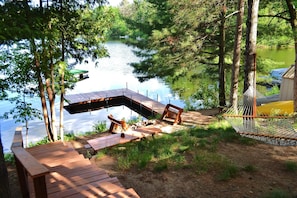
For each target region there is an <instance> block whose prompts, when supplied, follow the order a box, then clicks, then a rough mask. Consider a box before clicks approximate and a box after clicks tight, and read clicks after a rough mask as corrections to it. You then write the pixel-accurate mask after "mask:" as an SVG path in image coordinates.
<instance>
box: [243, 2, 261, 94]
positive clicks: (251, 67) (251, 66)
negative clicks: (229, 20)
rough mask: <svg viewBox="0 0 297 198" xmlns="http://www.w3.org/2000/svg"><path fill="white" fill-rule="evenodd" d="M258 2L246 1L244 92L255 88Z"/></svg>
mask: <svg viewBox="0 0 297 198" xmlns="http://www.w3.org/2000/svg"><path fill="white" fill-rule="evenodd" d="M258 10H259V0H248V19H247V34H246V51H245V68H244V69H245V78H244V90H243V91H244V92H245V91H247V90H248V89H249V88H251V87H252V88H253V90H254V89H255V88H256V87H255V85H256V61H255V57H256V47H257V26H258Z"/></svg>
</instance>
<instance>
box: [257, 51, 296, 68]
mask: <svg viewBox="0 0 297 198" xmlns="http://www.w3.org/2000/svg"><path fill="white" fill-rule="evenodd" d="M257 55H258V56H259V57H261V58H269V59H271V60H273V61H275V62H277V65H276V68H286V67H290V66H291V65H292V64H294V61H295V49H294V48H288V49H257Z"/></svg>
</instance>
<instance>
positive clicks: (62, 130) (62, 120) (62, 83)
mask: <svg viewBox="0 0 297 198" xmlns="http://www.w3.org/2000/svg"><path fill="white" fill-rule="evenodd" d="M60 6H61V16H63V14H64V12H63V1H61V2H60ZM61 43H62V58H61V60H62V61H63V62H64V61H65V38H64V33H63V31H62V32H61ZM60 75H61V79H60V80H61V88H60V90H61V96H60V124H59V132H60V137H61V140H62V142H64V94H65V83H64V80H65V67H64V63H63V67H62V68H61V74H60Z"/></svg>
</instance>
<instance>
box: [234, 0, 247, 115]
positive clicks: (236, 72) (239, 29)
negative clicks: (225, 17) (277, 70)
mask: <svg viewBox="0 0 297 198" xmlns="http://www.w3.org/2000/svg"><path fill="white" fill-rule="evenodd" d="M244 1H245V0H238V13H237V21H236V33H235V42H234V51H233V64H232V77H231V78H232V80H231V90H230V93H231V94H230V106H232V107H234V108H235V110H237V106H238V84H239V82H238V76H239V69H240V57H241V41H242V24H243V17H244Z"/></svg>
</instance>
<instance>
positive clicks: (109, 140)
mask: <svg viewBox="0 0 297 198" xmlns="http://www.w3.org/2000/svg"><path fill="white" fill-rule="evenodd" d="M136 139H138V137H136V136H132V135H128V134H125V137H124V138H122V137H121V134H120V133H116V134H111V135H108V136H104V137H99V138H95V139H91V140H87V142H88V143H89V144H90V145H91V147H92V148H93V149H94V150H96V151H97V150H100V149H103V148H107V147H112V146H115V145H117V144H124V143H127V142H131V141H132V140H136Z"/></svg>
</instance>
